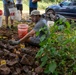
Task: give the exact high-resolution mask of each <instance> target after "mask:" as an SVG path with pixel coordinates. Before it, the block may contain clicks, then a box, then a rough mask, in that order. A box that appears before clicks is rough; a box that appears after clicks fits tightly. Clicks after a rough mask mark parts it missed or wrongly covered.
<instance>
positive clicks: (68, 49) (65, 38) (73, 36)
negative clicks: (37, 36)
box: [36, 22, 76, 75]
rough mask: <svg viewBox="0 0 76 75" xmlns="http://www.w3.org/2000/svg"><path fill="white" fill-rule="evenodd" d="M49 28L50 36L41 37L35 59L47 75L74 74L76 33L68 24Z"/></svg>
mask: <svg viewBox="0 0 76 75" xmlns="http://www.w3.org/2000/svg"><path fill="white" fill-rule="evenodd" d="M65 25H66V26H64V25H62V24H60V25H59V26H57V24H56V23H55V24H54V26H52V27H50V36H48V38H46V37H45V36H42V37H41V43H40V45H41V48H40V50H39V51H38V53H37V55H36V58H37V59H38V60H39V59H40V63H41V67H43V68H44V73H45V74H48V75H75V74H76V31H75V30H73V29H72V28H71V27H70V24H69V23H68V22H65ZM45 39H46V40H45Z"/></svg>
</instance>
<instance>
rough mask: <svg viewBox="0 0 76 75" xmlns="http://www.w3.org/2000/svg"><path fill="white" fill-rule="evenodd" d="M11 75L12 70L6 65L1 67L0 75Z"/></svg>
mask: <svg viewBox="0 0 76 75" xmlns="http://www.w3.org/2000/svg"><path fill="white" fill-rule="evenodd" d="M9 73H10V68H8V67H7V66H5V65H2V66H0V75H8V74H9Z"/></svg>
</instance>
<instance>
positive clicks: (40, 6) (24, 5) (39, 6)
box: [0, 0, 52, 11]
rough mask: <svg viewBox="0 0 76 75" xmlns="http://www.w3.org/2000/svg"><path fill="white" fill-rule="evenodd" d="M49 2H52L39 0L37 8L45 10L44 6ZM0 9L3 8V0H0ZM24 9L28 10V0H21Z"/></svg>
mask: <svg viewBox="0 0 76 75" xmlns="http://www.w3.org/2000/svg"><path fill="white" fill-rule="evenodd" d="M51 4H52V3H51V2H49V3H44V2H43V1H40V2H38V9H39V10H45V8H46V7H47V6H49V5H51ZM0 9H2V10H3V2H2V1H0ZM25 10H29V0H27V1H26V0H24V1H23V11H25Z"/></svg>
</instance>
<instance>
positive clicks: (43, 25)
mask: <svg viewBox="0 0 76 75" xmlns="http://www.w3.org/2000/svg"><path fill="white" fill-rule="evenodd" d="M41 28H44V30H41V31H40V34H39V35H38V36H36V37H37V38H41V36H42V35H46V37H47V36H48V35H49V29H48V26H47V21H46V20H45V19H42V18H41V19H40V20H39V21H38V22H37V23H36V25H35V27H34V28H33V30H35V32H39V30H40V29H41ZM45 31H47V34H46V33H45Z"/></svg>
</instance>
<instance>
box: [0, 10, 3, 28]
mask: <svg viewBox="0 0 76 75" xmlns="http://www.w3.org/2000/svg"><path fill="white" fill-rule="evenodd" d="M2 14H3V13H2V10H0V27H1V26H2Z"/></svg>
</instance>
